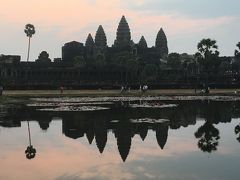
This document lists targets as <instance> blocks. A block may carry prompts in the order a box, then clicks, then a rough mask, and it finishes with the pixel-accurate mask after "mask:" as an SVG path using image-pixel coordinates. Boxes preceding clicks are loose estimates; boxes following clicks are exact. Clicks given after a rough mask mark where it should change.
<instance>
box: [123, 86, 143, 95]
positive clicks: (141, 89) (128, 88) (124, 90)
mask: <svg viewBox="0 0 240 180" xmlns="http://www.w3.org/2000/svg"><path fill="white" fill-rule="evenodd" d="M127 90H128V92H130V90H131V88H130V86H122V87H121V93H123V92H126V91H127ZM139 90H140V92H143V93H144V92H146V91H147V90H148V86H147V85H143V86H141V85H140V87H139Z"/></svg>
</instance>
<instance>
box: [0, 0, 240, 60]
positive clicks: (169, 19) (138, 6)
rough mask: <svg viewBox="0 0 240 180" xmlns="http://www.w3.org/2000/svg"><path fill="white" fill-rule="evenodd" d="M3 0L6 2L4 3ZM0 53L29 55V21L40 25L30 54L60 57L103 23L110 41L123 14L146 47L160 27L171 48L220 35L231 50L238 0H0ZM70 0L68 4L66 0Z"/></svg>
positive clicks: (225, 51)
mask: <svg viewBox="0 0 240 180" xmlns="http://www.w3.org/2000/svg"><path fill="white" fill-rule="evenodd" d="M1 1H2V2H1ZM0 2H1V6H0V27H1V30H0V31H1V33H0V54H19V55H21V57H22V60H26V56H27V37H26V35H25V34H24V32H23V29H24V26H25V24H27V23H32V24H34V25H35V27H36V34H35V35H34V37H33V38H32V46H31V53H30V59H31V60H35V59H37V57H38V55H39V53H40V52H41V51H43V50H45V51H47V52H48V53H49V54H50V58H55V57H61V46H63V45H64V43H66V42H69V41H72V40H76V41H80V42H83V43H84V42H85V40H86V37H87V35H88V33H91V34H92V35H93V37H94V36H95V33H96V30H97V28H98V25H100V24H101V25H102V26H103V28H104V30H105V33H106V35H107V40H108V45H109V46H111V45H112V44H113V42H114V39H115V38H116V29H117V26H118V23H119V20H120V18H121V16H122V15H125V16H126V18H127V21H128V23H129V26H130V29H131V35H132V39H133V41H134V42H135V43H137V42H138V41H139V39H140V37H141V36H142V35H144V36H145V39H146V40H147V43H148V46H149V47H151V46H153V45H154V44H155V38H156V35H157V32H158V31H159V29H160V28H161V27H162V28H163V29H164V31H165V33H166V35H167V38H168V45H169V50H170V52H179V53H184V52H186V53H189V54H193V53H195V52H196V51H197V48H196V47H197V43H198V42H199V41H200V40H201V39H202V38H212V39H215V40H217V44H218V46H219V51H220V55H222V56H224V55H228V56H231V55H233V52H234V49H235V48H236V44H237V42H239V41H240V36H239V31H240V23H239V22H240V11H239V8H240V1H239V0H209V1H207V0H201V1H198V0H81V1H80V0H69V1H66V0H25V1H24V3H22V2H23V1H20V0H8V1H3V0H0ZM66 2H67V3H66Z"/></svg>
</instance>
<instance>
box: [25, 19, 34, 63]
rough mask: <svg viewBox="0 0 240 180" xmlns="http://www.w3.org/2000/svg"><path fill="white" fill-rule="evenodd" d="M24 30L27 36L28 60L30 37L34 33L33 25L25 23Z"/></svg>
mask: <svg viewBox="0 0 240 180" xmlns="http://www.w3.org/2000/svg"><path fill="white" fill-rule="evenodd" d="M24 32H25V33H26V35H27V37H28V56H27V61H28V60H29V52H30V39H31V37H32V35H33V34H35V27H34V26H33V25H32V24H26V25H25V29H24Z"/></svg>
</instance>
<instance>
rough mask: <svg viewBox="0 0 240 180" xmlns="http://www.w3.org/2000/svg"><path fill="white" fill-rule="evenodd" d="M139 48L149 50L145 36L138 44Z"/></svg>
mask: <svg viewBox="0 0 240 180" xmlns="http://www.w3.org/2000/svg"><path fill="white" fill-rule="evenodd" d="M138 46H139V47H141V48H147V42H146V40H145V38H144V36H142V37H141V39H140V41H139V43H138Z"/></svg>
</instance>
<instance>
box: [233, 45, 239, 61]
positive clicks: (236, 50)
mask: <svg viewBox="0 0 240 180" xmlns="http://www.w3.org/2000/svg"><path fill="white" fill-rule="evenodd" d="M236 46H237V47H238V49H235V52H234V55H235V58H236V59H238V60H240V42H238V43H237V44H236Z"/></svg>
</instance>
